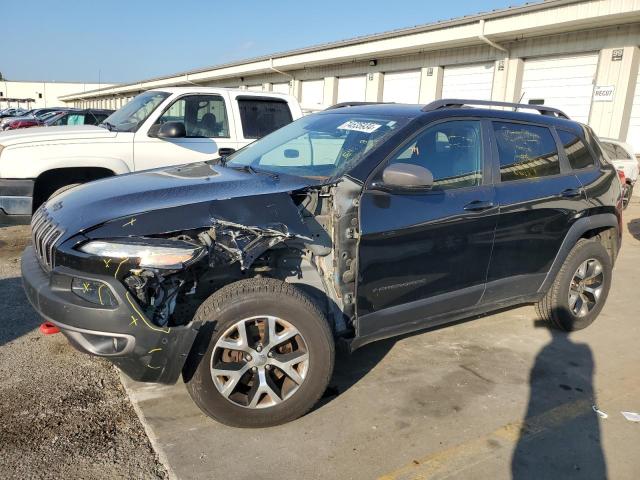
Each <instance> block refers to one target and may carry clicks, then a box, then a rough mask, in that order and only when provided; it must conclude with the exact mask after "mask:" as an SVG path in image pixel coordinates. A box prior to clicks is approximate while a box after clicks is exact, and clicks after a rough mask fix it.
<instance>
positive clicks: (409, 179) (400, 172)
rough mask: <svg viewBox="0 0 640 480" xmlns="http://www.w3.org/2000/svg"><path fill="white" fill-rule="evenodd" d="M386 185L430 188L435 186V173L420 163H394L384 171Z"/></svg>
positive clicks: (383, 177) (383, 176)
mask: <svg viewBox="0 0 640 480" xmlns="http://www.w3.org/2000/svg"><path fill="white" fill-rule="evenodd" d="M382 181H383V182H384V186H386V187H391V188H399V189H408V190H412V189H424V190H426V189H429V188H431V187H432V186H433V174H432V173H431V172H430V171H429V170H428V169H427V168H424V167H421V166H420V165H414V164H412V163H393V164H391V165H389V166H388V167H387V168H385V169H384V170H383V172H382Z"/></svg>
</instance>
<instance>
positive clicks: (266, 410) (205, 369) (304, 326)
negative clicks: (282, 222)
mask: <svg viewBox="0 0 640 480" xmlns="http://www.w3.org/2000/svg"><path fill="white" fill-rule="evenodd" d="M272 319H275V320H272ZM194 320H195V321H196V322H202V328H201V329H200V332H199V334H198V337H197V338H196V342H195V344H194V347H193V349H192V352H191V355H190V356H189V359H188V360H187V365H186V366H185V375H184V377H185V382H186V385H187V390H188V391H189V394H190V395H191V398H192V399H193V401H194V402H195V403H196V405H198V407H200V409H201V410H202V411H203V412H204V413H205V414H206V415H208V416H210V417H212V418H214V419H215V420H217V421H219V422H220V423H224V424H226V425H230V426H234V427H249V428H256V427H270V426H274V425H280V424H282V423H286V422H289V421H291V420H294V419H296V418H298V417H300V416H302V415H304V414H305V413H307V412H308V411H309V410H310V409H311V408H312V407H313V406H314V405H315V404H316V402H317V401H318V400H319V399H320V397H321V396H322V394H323V393H324V391H325V389H326V387H327V385H328V383H329V380H330V379H331V374H332V373H333V362H334V342H333V335H332V333H331V329H330V328H329V325H328V323H327V320H326V318H325V317H324V315H323V314H322V313H321V312H320V310H319V309H318V307H317V306H316V305H315V304H314V303H313V301H312V300H311V298H310V297H308V296H307V295H306V294H305V293H304V292H302V291H301V290H299V289H298V288H296V287H295V286H293V285H290V284H287V283H285V282H281V281H279V280H275V279H270V278H252V279H247V280H241V281H239V282H235V283H232V284H230V285H227V286H226V287H224V288H222V289H220V290H218V291H217V292H215V293H214V294H213V295H211V296H210V297H209V298H208V299H207V300H206V301H205V302H203V303H202V305H200V307H199V308H198V311H197V312H196V314H195V317H194ZM270 322H273V323H270ZM271 325H274V326H273V330H271V328H272V327H271ZM276 327H277V328H276ZM241 329H242V330H241ZM277 329H278V330H277ZM276 330H277V331H276ZM241 331H242V332H243V333H241ZM265 332H269V333H266V334H265ZM271 332H273V333H271ZM288 335H289V338H290V339H287V340H283V341H281V339H282V338H285V337H287V336H288ZM299 358H304V359H305V360H304V362H305V363H304V364H303V362H302V361H301V362H300V363H293V362H292V361H291V360H290V359H294V360H296V361H297V359H299ZM278 362H280V363H278ZM278 365H279V366H278ZM283 365H284V367H283V369H282V370H281V369H280V367H282V366H283ZM226 372H230V373H231V374H232V375H229V376H227V375H220V373H226ZM286 372H288V373H286ZM294 379H295V380H296V381H294ZM267 385H268V387H267Z"/></svg>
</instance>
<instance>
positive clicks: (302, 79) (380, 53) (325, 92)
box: [62, 0, 640, 152]
mask: <svg viewBox="0 0 640 480" xmlns="http://www.w3.org/2000/svg"><path fill="white" fill-rule="evenodd" d="M639 46H640V1H638V0H549V1H544V2H540V3H534V4H526V5H523V6H516V7H511V8H507V9H504V10H496V11H493V12H490V13H484V14H478V15H473V16H466V17H463V18H458V19H454V20H450V21H443V22H438V23H434V24H429V25H421V26H417V27H412V28H407V29H402V30H396V31H391V32H386V33H381V34H377V35H370V36H365V37H359V38H355V39H351V40H345V41H340V42H335V43H330V44H325V45H319V46H314V47H310V48H304V49H299V50H293V51H289V52H284V53H280V54H277V55H270V56H264V57H259V58H253V59H249V60H246V61H239V62H234V63H230V64H225V65H219V66H215V67H210V68H206V69H201V70H194V71H190V72H184V73H180V74H176V75H170V76H166V77H161V78H153V79H149V80H143V81H140V82H135V83H130V84H125V85H118V86H114V87H109V88H102V89H99V90H94V91H88V92H80V93H74V94H72V95H67V96H65V97H62V99H63V100H64V101H66V102H69V103H72V104H74V105H76V106H95V107H104V108H119V107H120V106H122V105H123V104H124V103H126V101H128V100H129V99H130V98H132V97H133V96H135V95H137V94H138V93H140V92H142V91H144V90H149V89H153V88H159V87H163V86H179V85H182V86H184V85H202V86H224V87H240V88H244V89H248V90H257V91H276V92H284V93H290V94H292V95H295V96H296V97H297V98H298V99H299V101H300V102H301V104H302V107H303V109H304V110H307V111H314V110H319V109H323V108H326V107H327V106H329V105H332V104H334V103H337V102H344V101H384V102H405V103H427V102H430V101H432V100H435V99H438V98H472V99H492V100H504V101H508V102H522V103H535V104H545V105H550V106H554V107H557V108H560V109H562V110H564V111H565V112H566V113H567V114H568V115H569V116H570V117H572V118H574V119H576V120H578V121H581V122H584V123H589V124H590V125H591V126H592V127H593V128H594V129H595V130H596V132H597V133H598V134H599V135H601V136H607V137H614V138H620V139H623V140H625V139H626V140H628V141H629V142H630V143H631V144H632V145H634V147H635V148H636V150H637V151H638V152H640V86H638V83H639V82H638V81H639V79H640V77H639V76H638V67H639V64H640V49H639Z"/></svg>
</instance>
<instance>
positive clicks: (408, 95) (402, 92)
mask: <svg viewBox="0 0 640 480" xmlns="http://www.w3.org/2000/svg"><path fill="white" fill-rule="evenodd" d="M419 96H420V70H414V71H411V72H394V73H385V74H384V86H383V88H382V101H383V102H396V103H418V98H419Z"/></svg>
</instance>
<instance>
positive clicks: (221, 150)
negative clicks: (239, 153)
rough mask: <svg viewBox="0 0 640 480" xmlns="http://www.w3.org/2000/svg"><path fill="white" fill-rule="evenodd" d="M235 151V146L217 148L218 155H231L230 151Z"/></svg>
mask: <svg viewBox="0 0 640 480" xmlns="http://www.w3.org/2000/svg"><path fill="white" fill-rule="evenodd" d="M235 151H236V149H235V148H225V147H221V148H219V149H218V155H220V156H221V157H226V156H227V155H231V154H232V153H235Z"/></svg>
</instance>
